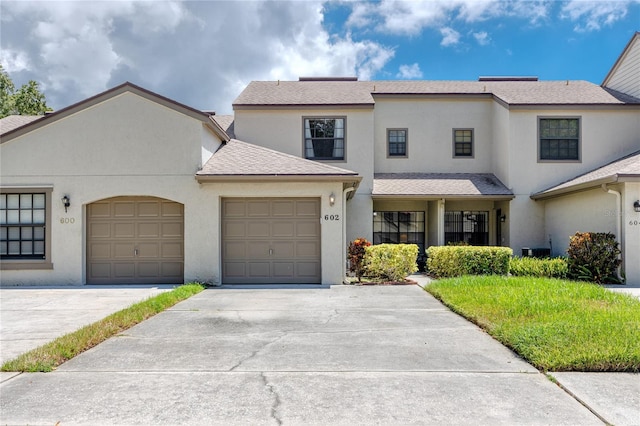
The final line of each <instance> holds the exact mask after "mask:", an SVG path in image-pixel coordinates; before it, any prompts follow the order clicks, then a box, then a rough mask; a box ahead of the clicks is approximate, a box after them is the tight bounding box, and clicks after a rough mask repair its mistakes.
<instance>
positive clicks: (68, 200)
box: [62, 195, 71, 213]
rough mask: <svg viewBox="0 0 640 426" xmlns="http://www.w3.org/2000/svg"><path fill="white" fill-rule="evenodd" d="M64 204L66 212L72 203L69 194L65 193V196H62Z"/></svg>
mask: <svg viewBox="0 0 640 426" xmlns="http://www.w3.org/2000/svg"><path fill="white" fill-rule="evenodd" d="M62 204H64V212H65V213H66V212H67V209H68V208H69V206H70V205H71V199H70V198H69V196H68V195H65V196H64V197H62Z"/></svg>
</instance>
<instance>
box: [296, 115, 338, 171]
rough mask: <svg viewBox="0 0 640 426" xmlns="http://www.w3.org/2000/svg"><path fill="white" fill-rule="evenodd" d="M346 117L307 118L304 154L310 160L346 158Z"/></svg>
mask: <svg viewBox="0 0 640 426" xmlns="http://www.w3.org/2000/svg"><path fill="white" fill-rule="evenodd" d="M345 124H346V118H337V117H331V118H305V119H304V156H305V158H307V159H309V160H344V153H345Z"/></svg>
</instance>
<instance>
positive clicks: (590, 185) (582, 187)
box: [530, 174, 640, 201]
mask: <svg viewBox="0 0 640 426" xmlns="http://www.w3.org/2000/svg"><path fill="white" fill-rule="evenodd" d="M635 178H636V179H638V180H640V177H638V176H635ZM626 180H627V179H625V181H626ZM620 181H621V180H620V175H618V174H614V175H610V176H606V177H603V178H600V179H594V180H590V181H588V182H583V183H579V184H576V185H570V186H566V187H563V188H559V189H552V190H544V191H541V192H536V193H535V194H532V195H531V196H530V198H531V199H532V200H534V201H541V200H548V199H551V198H556V197H562V196H563V195H569V194H574V193H577V192H583V191H589V190H591V189H594V188H598V187H600V186H602V185H606V184H609V183H618V182H620Z"/></svg>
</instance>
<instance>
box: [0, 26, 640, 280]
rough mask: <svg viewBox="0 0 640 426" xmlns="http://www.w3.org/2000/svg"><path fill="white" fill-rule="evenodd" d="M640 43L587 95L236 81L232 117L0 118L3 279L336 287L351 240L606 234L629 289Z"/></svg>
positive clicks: (103, 106) (113, 106)
mask: <svg viewBox="0 0 640 426" xmlns="http://www.w3.org/2000/svg"><path fill="white" fill-rule="evenodd" d="M639 58H640V36H639V35H638V33H636V34H635V35H634V37H633V38H632V40H631V41H630V43H629V44H628V46H627V47H626V48H625V50H624V51H623V54H622V55H621V56H620V59H619V60H618V61H617V62H616V64H615V65H614V67H613V68H612V70H611V72H610V73H609V75H608V76H607V78H606V79H605V82H604V83H603V84H602V85H601V86H598V85H595V84H592V83H588V82H583V81H555V82H544V81H538V80H537V79H535V78H530V77H529V78H482V79H480V80H479V81H472V82H470V81H449V82H447V81H396V82H392V81H357V80H356V79H354V78H338V79H335V78H326V79H318V78H308V79H301V80H300V81H271V82H252V83H250V84H249V85H248V86H247V88H246V89H245V90H244V91H243V92H242V93H241V94H240V95H239V96H238V98H237V99H236V101H235V102H234V105H233V107H234V116H233V117H229V116H216V115H212V114H209V113H205V112H202V111H197V110H195V109H193V108H190V107H188V106H185V105H182V104H180V103H177V102H175V101H172V100H170V99H167V98H165V97H162V96H160V95H158V94H155V93H152V92H149V91H147V90H145V89H142V88H140V87H138V86H135V85H133V84H130V83H125V84H123V85H120V86H118V87H116V88H113V89H110V90H107V91H106V92H104V93H101V94H99V95H96V96H94V97H92V98H89V99H87V100H84V101H82V102H79V103H77V104H75V105H72V106H70V107H67V108H65V109H63V110H60V111H58V112H55V113H53V114H48V115H46V116H44V117H35V118H34V117H8V118H5V119H2V120H1V121H0V127H1V128H0V281H1V282H2V284H3V285H34V284H35V285H38V284H58V285H60V284H70V285H77V284H93V283H173V282H184V281H190V280H200V281H207V282H212V283H223V284H235V283H250V284H257V283H318V284H335V283H338V282H340V281H341V280H342V279H343V277H344V274H345V249H346V246H347V244H348V241H349V240H352V239H354V238H356V237H360V236H365V237H367V238H369V239H371V240H373V241H374V242H376V243H380V242H396V243H401V242H410V243H416V244H418V245H420V246H421V248H423V249H424V248H426V247H428V246H430V245H441V244H446V243H449V242H460V241H465V242H468V243H471V244H485V245H486V244H496V245H505V246H510V247H512V248H513V249H514V251H515V252H516V254H519V252H520V250H521V249H522V248H523V247H531V248H545V249H548V250H550V251H551V252H552V253H553V254H554V255H558V254H563V253H564V251H565V249H566V246H567V243H568V238H569V236H570V235H572V234H573V233H575V232H576V231H601V232H613V233H614V234H616V236H617V237H618V239H619V241H620V243H621V247H622V250H623V260H624V261H625V263H624V265H623V271H624V272H625V273H626V276H627V278H628V280H629V282H633V283H639V282H640V262H637V259H639V258H640V127H639V126H640V93H638V90H639V89H638V87H640V66H639V64H640V60H639Z"/></svg>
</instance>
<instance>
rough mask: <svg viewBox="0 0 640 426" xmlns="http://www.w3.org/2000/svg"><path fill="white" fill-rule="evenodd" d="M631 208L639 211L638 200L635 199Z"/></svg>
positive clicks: (639, 203) (639, 202)
mask: <svg viewBox="0 0 640 426" xmlns="http://www.w3.org/2000/svg"><path fill="white" fill-rule="evenodd" d="M633 209H634V210H635V211H637V212H638V213H640V200H636V201H635V202H634V203H633Z"/></svg>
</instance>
